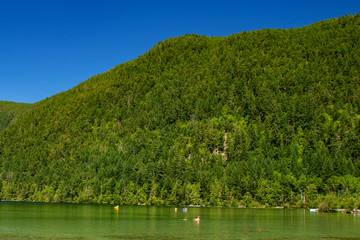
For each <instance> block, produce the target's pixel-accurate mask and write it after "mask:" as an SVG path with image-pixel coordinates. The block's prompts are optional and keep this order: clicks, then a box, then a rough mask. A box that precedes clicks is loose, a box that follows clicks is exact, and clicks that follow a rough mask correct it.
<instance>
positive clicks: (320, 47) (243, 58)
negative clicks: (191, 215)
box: [0, 15, 360, 207]
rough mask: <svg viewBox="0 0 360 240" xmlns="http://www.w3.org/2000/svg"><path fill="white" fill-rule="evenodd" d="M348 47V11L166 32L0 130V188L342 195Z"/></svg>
mask: <svg viewBox="0 0 360 240" xmlns="http://www.w3.org/2000/svg"><path fill="white" fill-rule="evenodd" d="M359 46H360V15H356V16H346V17H340V18H337V19H332V20H327V21H322V22H319V23H315V24H313V25H311V26H307V27H303V28H299V29H290V30H280V29H276V30H270V29H266V30H261V31H253V32H243V33H240V34H234V35H231V36H229V37H223V38H222V37H215V38H211V37H205V36H198V35H187V36H182V37H178V38H173V39H168V40H166V41H164V42H161V43H159V44H158V45H156V46H155V47H154V48H153V49H151V50H150V51H149V52H148V53H146V54H144V55H143V56H141V57H139V58H138V59H136V60H134V61H131V62H128V63H124V64H121V65H119V66H117V67H115V68H114V69H111V70H110V71H108V72H106V73H103V74H100V75H97V76H94V77H93V78H91V79H89V80H88V81H86V82H84V83H82V84H80V85H79V86H77V87H75V88H73V89H71V90H69V91H67V92H63V93H60V94H58V95H55V96H53V97H51V98H48V99H46V100H44V101H41V102H38V103H36V104H34V105H33V106H32V108H31V109H30V110H29V111H28V112H27V113H26V114H24V115H22V116H21V117H19V118H18V119H17V120H16V122H14V123H13V124H11V125H9V126H8V127H7V128H6V129H5V131H3V132H2V133H0V140H1V141H0V154H1V155H0V160H1V166H0V167H1V175H0V179H1V186H0V187H1V195H0V197H1V199H6V200H30V201H57V202H58V201H61V202H97V203H125V204H174V205H175V204H206V205H227V206H229V205H233V206H236V205H238V204H245V205H252V206H256V205H260V204H261V205H267V206H277V205H286V206H288V205H292V206H302V205H304V204H310V205H311V206H317V205H318V204H319V202H321V201H323V199H324V197H325V196H326V195H329V194H330V195H329V196H330V197H331V196H333V195H332V194H334V195H336V196H337V197H338V198H339V199H343V201H342V202H339V207H340V205H341V207H354V205H356V204H358V203H357V202H356V201H358V196H359V194H360V190H359V189H360V181H359V176H360V159H359V155H360V140H359V137H358V136H359V135H360V126H359V120H360V114H359V107H360V106H359V103H360V102H359V97H360V94H359V93H360V85H359V81H360V74H359V69H360V48H359ZM344 199H346V200H344ZM325 200H326V199H325ZM345 205H348V206H345ZM350 205H351V206H350Z"/></svg>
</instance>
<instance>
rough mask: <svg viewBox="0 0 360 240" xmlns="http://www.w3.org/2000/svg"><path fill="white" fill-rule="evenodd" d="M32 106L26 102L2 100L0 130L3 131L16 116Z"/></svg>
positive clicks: (0, 104) (0, 103) (0, 105)
mask: <svg viewBox="0 0 360 240" xmlns="http://www.w3.org/2000/svg"><path fill="white" fill-rule="evenodd" d="M30 106H31V105H30V104H26V103H14V102H5V101H0V132H1V131H3V130H4V129H5V128H6V127H7V126H8V125H9V124H10V123H11V121H12V120H13V119H14V118H15V117H17V116H18V115H19V114H22V113H23V112H24V111H25V110H27V109H29V107H30Z"/></svg>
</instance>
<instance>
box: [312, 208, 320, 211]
mask: <svg viewBox="0 0 360 240" xmlns="http://www.w3.org/2000/svg"><path fill="white" fill-rule="evenodd" d="M318 211H319V209H317V208H310V212H318Z"/></svg>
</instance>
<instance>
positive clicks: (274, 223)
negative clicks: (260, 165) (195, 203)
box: [0, 202, 360, 240]
mask: <svg viewBox="0 0 360 240" xmlns="http://www.w3.org/2000/svg"><path fill="white" fill-rule="evenodd" d="M195 216H200V218H201V221H200V223H196V222H194V221H192V219H193V218H194V217H195ZM185 217H188V219H189V220H188V221H184V220H183V219H184V218H185ZM0 239H221V240H226V239H268V240H270V239H271V240H275V239H322V240H323V239H330V240H337V239H343V240H355V239H359V240H360V216H354V215H351V214H341V213H334V214H321V213H310V212H309V211H308V210H298V209H296V210H291V209H238V208H188V212H187V213H183V212H182V211H181V208H179V211H178V212H175V211H174V208H173V207H149V206H120V208H119V211H115V210H114V207H113V206H111V205H75V204H74V205H73V204H39V203H7V202H2V203H0Z"/></svg>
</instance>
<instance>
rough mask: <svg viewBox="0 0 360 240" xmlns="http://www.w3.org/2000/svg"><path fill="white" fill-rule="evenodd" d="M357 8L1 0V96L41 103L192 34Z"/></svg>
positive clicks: (357, 0)
mask: <svg viewBox="0 0 360 240" xmlns="http://www.w3.org/2000/svg"><path fill="white" fill-rule="evenodd" d="M359 12H360V0H336V1H335V0H319V1H317V0H305V1H300V0H299V1H292V0H287V1H276V0H273V1H264V0H261V1H259V0H253V1H250V0H246V1H240V0H238V1H235V0H234V1H230V0H219V1H212V0H207V1H196V0H192V1H188V0H181V1H171V0H168V1H137V0H133V1H122V0H118V1H116V0H0V100H3V101H14V102H26V103H34V102H37V101H40V100H43V99H45V98H47V97H50V96H52V95H54V94H57V93H59V92H62V91H66V90H68V89H71V88H73V87H75V86H76V85H78V84H79V83H80V82H83V81H86V80H87V79H88V78H90V77H92V76H93V75H96V74H99V73H102V72H106V71H107V70H109V69H111V68H113V67H114V66H116V65H118V64H121V63H124V62H127V61H130V60H133V59H136V58H137V57H138V56H140V55H142V54H144V53H145V52H147V51H149V50H150V49H151V48H152V47H153V46H154V45H155V44H157V43H158V42H159V41H163V40H165V39H167V38H171V37H177V36H180V35H184V34H187V33H197V34H201V35H208V36H228V35H231V34H233V33H240V32H242V31H251V30H258V29H264V28H286V29H288V28H297V27H301V26H305V25H310V24H312V23H314V22H317V21H320V20H324V19H331V18H334V17H339V16H344V15H345V14H357V13H359Z"/></svg>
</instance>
